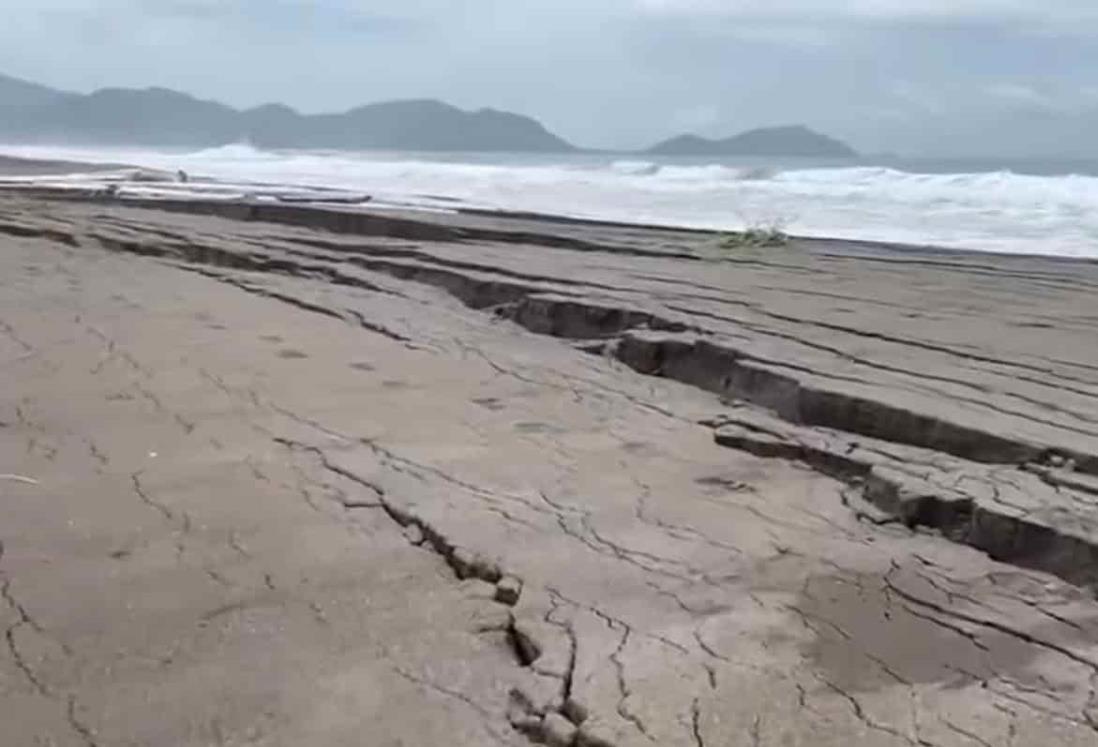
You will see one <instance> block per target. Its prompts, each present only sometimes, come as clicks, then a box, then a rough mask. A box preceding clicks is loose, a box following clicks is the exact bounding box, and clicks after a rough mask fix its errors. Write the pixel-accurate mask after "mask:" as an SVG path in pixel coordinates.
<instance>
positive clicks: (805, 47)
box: [0, 0, 1098, 155]
mask: <svg viewBox="0 0 1098 747" xmlns="http://www.w3.org/2000/svg"><path fill="white" fill-rule="evenodd" d="M3 4H4V8H3V15H4V19H3V23H2V24H0V72H4V73H7V74H10V75H15V76H18V77H23V78H27V79H31V80H35V81H38V82H42V83H46V84H48V85H52V86H56V87H61V88H66V89H70V90H76V91H90V90H92V89H95V88H98V87H102V86H108V85H122V86H149V85H158V86H166V87H171V88H176V89H180V90H184V91H187V92H190V93H193V94H196V95H199V96H201V97H204V98H215V99H219V100H222V101H225V102H227V103H231V104H233V105H237V106H251V105H255V104H260V103H264V102H268V101H283V102H286V103H288V104H291V105H292V106H295V107H297V108H299V109H302V110H304V111H325V110H341V109H346V108H349V107H351V106H354V105H356V104H360V103H366V102H370V101H376V100H382V99H390V98H412V97H416V98H418V97H436V98H441V99H445V100H447V101H450V102H451V103H454V104H457V105H459V106H463V107H480V106H493V107H497V108H504V109H511V110H514V111H519V112H522V113H525V114H529V115H532V116H535V117H537V118H539V119H541V120H542V121H543V122H545V124H546V125H547V126H549V127H550V128H551V129H553V130H554V131H556V132H557V133H559V134H561V135H563V136H564V137H567V138H569V139H570V140H572V141H574V142H577V143H579V144H582V145H588V146H604V147H629V146H638V145H645V144H649V143H650V142H651V141H653V140H656V139H659V138H662V137H665V136H668V135H670V134H673V133H675V132H679V131H696V132H699V133H701V134H708V135H728V134H732V133H734V132H736V131H738V130H741V129H744V128H748V127H754V126H761V125H773V124H788V123H804V124H807V125H810V126H813V127H816V128H819V129H821V130H824V131H827V132H829V133H831V134H834V135H837V136H840V137H844V138H847V139H848V140H850V141H851V142H852V143H853V144H854V145H855V146H857V147H859V148H861V149H863V150H865V151H886V150H892V151H899V152H923V153H933V154H950V153H962V152H966V153H979V152H1000V153H1003V152H1009V153H1027V152H1033V153H1052V152H1056V151H1057V150H1058V149H1062V150H1065V151H1070V150H1078V149H1079V148H1086V147H1087V146H1088V144H1090V145H1091V147H1092V149H1093V150H1094V152H1095V155H1098V145H1094V144H1093V143H1092V142H1091V141H1093V140H1096V139H1098V138H1095V137H1094V136H1093V135H1091V128H1092V127H1094V126H1096V125H1098V64H1096V63H1098V0H463V1H460V2H459V1H458V0H5V2H4V3H3Z"/></svg>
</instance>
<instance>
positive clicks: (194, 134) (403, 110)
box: [0, 75, 855, 158]
mask: <svg viewBox="0 0 1098 747" xmlns="http://www.w3.org/2000/svg"><path fill="white" fill-rule="evenodd" d="M0 140H3V141H7V142H23V143H26V142H33V143H69V144H73V143H80V144H95V145H144V146H183V147H212V146H219V145H227V144H229V143H235V142H242V141H246V142H250V143H251V144H253V145H255V146H257V147H260V148H325V149H332V150H372V149H383V150H412V151H484V152H488V151H496V152H532V153H566V152H574V151H578V150H580V149H579V148H577V147H576V146H574V145H572V144H571V143H569V142H567V141H566V140H564V139H563V138H560V137H558V136H556V135H554V134H553V133H552V132H550V131H549V130H548V129H546V128H545V127H544V126H543V125H542V124H541V123H540V122H538V121H537V120H535V119H532V118H530V117H526V116H522V115H520V114H513V113H511V112H505V111H498V110H495V109H479V110H476V111H466V110H463V109H459V108H457V107H454V106H451V105H449V104H446V103H444V102H441V101H435V100H431V99H417V100H407V101H388V102H382V103H377V104H369V105H366V106H360V107H357V108H355V109H351V110H349V111H346V112H342V113H339V114H301V113H299V112H297V111H295V110H294V109H291V108H290V107H288V106H285V105H282V104H267V105H265V106H260V107H256V108H254V109H246V110H239V109H234V108H233V107H230V106H226V105H225V104H221V103H218V102H215V101H204V100H201V99H197V98H195V97H193V96H190V95H188V94H185V93H179V92H177V91H172V90H169V89H165V88H145V89H129V88H105V89H102V90H99V91H95V92H94V93H91V94H86V95H85V94H77V93H69V92H65V91H58V90H54V89H52V88H47V87H46V86H41V85H38V84H36V83H30V82H27V81H24V80H19V79H17V78H11V77H7V76H3V75H0ZM646 152H648V153H651V154H660V155H689V156H704V155H713V156H723V155H735V156H751V155H758V156H813V157H839V158H841V157H850V156H853V155H855V153H854V150H853V149H851V148H850V147H849V146H847V145H846V144H845V143H841V142H839V141H838V140H835V139H833V138H830V137H827V136H826V135H821V134H819V133H816V132H813V131H812V130H810V129H808V128H806V127H801V126H793V127H776V128H768V129H760V130H752V131H749V132H745V133H742V134H740V135H737V136H736V137H732V138H728V139H725V140H708V139H705V138H701V137H698V136H696V135H683V136H680V137H677V138H672V139H671V140H667V141H664V142H662V143H660V144H658V145H656V146H654V147H653V148H651V149H649V150H648V151H646Z"/></svg>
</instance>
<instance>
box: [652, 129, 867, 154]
mask: <svg viewBox="0 0 1098 747" xmlns="http://www.w3.org/2000/svg"><path fill="white" fill-rule="evenodd" d="M647 152H648V153H650V154H652V155H660V156H801V157H809V158H853V157H855V156H857V155H858V154H857V152H856V151H855V150H854V149H853V148H851V147H850V146H849V145H847V144H846V143H844V142H842V141H841V140H836V139H835V138H833V137H828V136H827V135H823V134H821V133H819V132H816V131H814V130H810V129H809V128H807V127H804V126H803V125H790V126H786V127H764V128H761V129H756V130H748V131H747V132H743V133H740V134H739V135H735V136H733V137H729V138H725V139H723V140H711V139H709V138H704V137H700V136H698V135H680V136H678V137H674V138H671V139H670V140H664V141H663V142H661V143H659V144H657V145H654V146H653V147H651V148H649V149H648V151H647Z"/></svg>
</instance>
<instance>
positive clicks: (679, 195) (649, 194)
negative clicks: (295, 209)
mask: <svg viewBox="0 0 1098 747" xmlns="http://www.w3.org/2000/svg"><path fill="white" fill-rule="evenodd" d="M0 153H6V154H10V155H22V156H26V157H32V158H56V159H64V160H79V161H100V162H103V161H109V162H123V163H129V164H135V165H139V166H142V167H147V168H154V169H163V170H166V171H171V172H174V171H175V170H177V169H183V170H185V171H187V172H188V173H189V174H191V175H192V176H193V177H206V178H209V179H213V180H216V181H217V184H216V185H215V184H211V183H208V182H206V181H205V180H204V179H202V178H198V179H192V182H191V183H189V184H186V185H175V186H173V187H169V188H168V190H169V191H171V192H173V193H175V194H180V193H181V192H192V193H204V194H210V193H211V192H212V190H214V189H216V190H218V193H220V194H221V195H223V196H234V195H239V194H258V193H263V192H264V191H267V192H270V191H272V190H273V191H275V192H277V191H278V190H286V189H294V190H298V191H300V190H302V189H306V190H308V189H313V190H325V189H334V190H346V191H349V192H362V193H367V194H372V195H374V196H375V198H376V199H377V200H379V201H380V202H381V203H383V204H385V203H387V204H399V205H409V204H411V205H419V206H424V207H434V208H445V207H448V206H471V207H480V208H499V209H508V210H522V211H535V212H544V213H555V214H560V215H567V216H574V217H586V218H600V219H607V220H617V221H627V222H639V223H659V224H667V225H680V226H691V227H699V228H718V229H735V228H740V227H743V226H744V225H747V224H758V223H769V222H778V221H780V222H784V223H785V224H786V227H787V229H788V230H790V231H792V232H794V233H797V234H803V235H815V236H831V237H837V238H852V239H870V240H881V241H903V242H909V243H917V244H929V245H937V246H946V247H958V248H969V249H977V250H987V251H1005V252H1029V253H1039V254H1056V255H1067V256H1086V257H1098V177H1091V176H1051V177H1050V176H1024V175H1019V174H1014V173H1010V172H994V173H972V174H916V173H907V172H904V171H899V170H895V169H891V168H883V167H855V168H811V169H810V168H796V169H787V170H779V169H775V168H767V167H765V166H750V167H740V166H733V165H722V164H709V165H689V164H683V163H681V162H672V161H665V162H655V161H625V160H617V161H615V160H610V159H599V158H592V157H578V158H568V157H564V158H561V159H559V160H557V161H550V160H547V159H542V160H540V161H530V160H529V159H527V160H522V159H519V158H515V157H498V158H493V157H484V156H472V157H469V158H466V159H463V160H458V159H457V158H456V157H446V158H439V159H436V158H433V157H423V156H411V155H407V154H348V153H325V152H306V151H293V152H269V151H262V150H257V149H255V148H252V147H251V146H248V145H229V146H225V147H221V148H213V149H208V150H200V151H196V152H167V151H155V150H109V149H102V148H56V147H49V148H47V147H26V146H24V147H0ZM82 178H84V177H82ZM84 179H86V178H84ZM51 180H52V182H53V183H64V181H63V180H62V182H58V180H57V179H56V178H51ZM39 181H44V180H43V179H40V180H39ZM134 189H138V188H137V187H134ZM143 189H145V190H146V193H149V192H156V193H157V194H160V193H162V192H163V191H164V189H165V188H164V185H148V186H145V187H144V188H143ZM455 200H456V202H455Z"/></svg>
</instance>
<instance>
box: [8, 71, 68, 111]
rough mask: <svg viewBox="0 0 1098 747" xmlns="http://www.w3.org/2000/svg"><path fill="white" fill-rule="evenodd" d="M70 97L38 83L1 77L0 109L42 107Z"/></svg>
mask: <svg viewBox="0 0 1098 747" xmlns="http://www.w3.org/2000/svg"><path fill="white" fill-rule="evenodd" d="M70 95H71V94H67V93H63V92H61V91H55V90H54V89H52V88H47V87H46V86H40V85H38V84H37V83H29V82H27V81H25V80H19V79H18V78H10V77H8V76H7V75H0V107H7V106H17V107H23V106H42V105H43V104H51V103H54V102H57V101H60V100H61V99H64V98H66V97H67V96H70Z"/></svg>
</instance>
